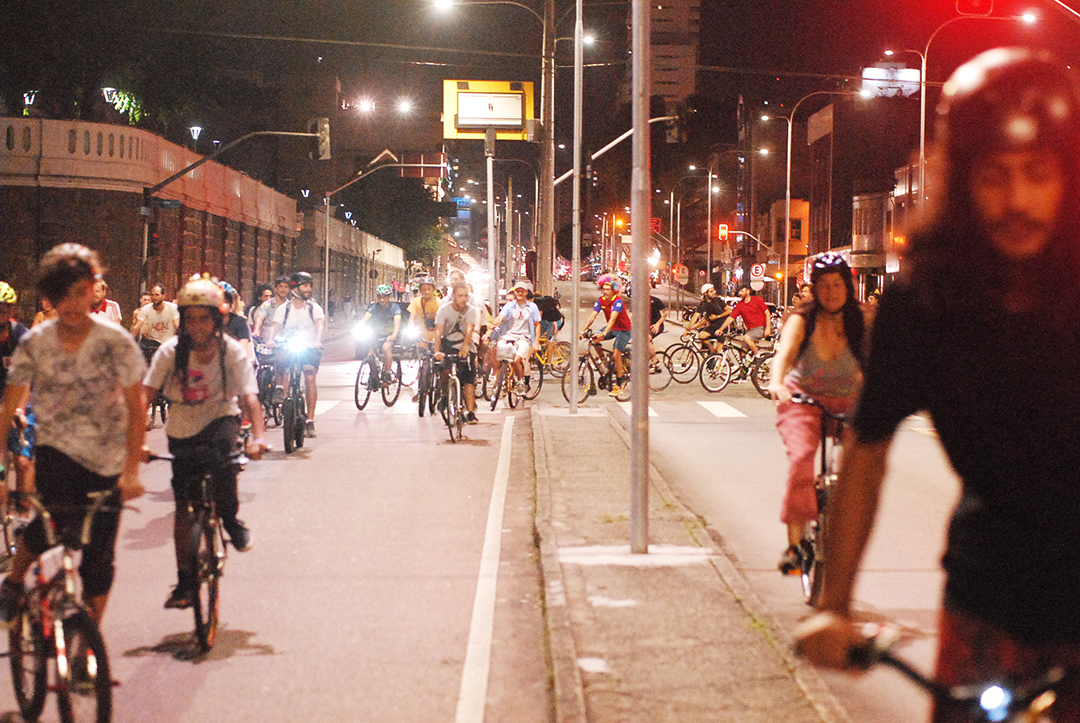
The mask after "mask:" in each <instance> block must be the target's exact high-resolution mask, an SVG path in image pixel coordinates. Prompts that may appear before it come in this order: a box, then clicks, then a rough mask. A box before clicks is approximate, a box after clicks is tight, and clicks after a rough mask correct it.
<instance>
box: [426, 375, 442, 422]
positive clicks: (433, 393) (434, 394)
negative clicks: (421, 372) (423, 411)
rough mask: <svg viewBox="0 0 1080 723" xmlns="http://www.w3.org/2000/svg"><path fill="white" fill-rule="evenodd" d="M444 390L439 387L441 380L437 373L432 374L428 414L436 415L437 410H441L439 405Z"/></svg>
mask: <svg viewBox="0 0 1080 723" xmlns="http://www.w3.org/2000/svg"><path fill="white" fill-rule="evenodd" d="M443 393H444V390H443V388H442V386H440V385H439V380H438V377H437V375H436V374H435V371H434V370H432V372H431V388H430V389H429V390H428V398H427V402H428V414H435V410H436V409H439V408H440V407H439V403H440V402H442V398H443Z"/></svg>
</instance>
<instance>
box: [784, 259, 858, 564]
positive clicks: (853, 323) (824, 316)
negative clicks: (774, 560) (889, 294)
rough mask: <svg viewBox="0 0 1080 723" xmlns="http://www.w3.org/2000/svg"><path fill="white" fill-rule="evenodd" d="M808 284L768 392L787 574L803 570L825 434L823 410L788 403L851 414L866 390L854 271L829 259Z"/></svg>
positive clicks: (789, 326) (791, 319)
mask: <svg viewBox="0 0 1080 723" xmlns="http://www.w3.org/2000/svg"><path fill="white" fill-rule="evenodd" d="M810 281H811V284H812V287H811V288H812V295H811V297H810V300H809V301H805V302H803V303H802V305H800V306H799V308H797V309H796V310H795V312H794V313H793V314H792V315H791V316H790V317H788V320H787V321H786V322H784V329H783V332H782V333H781V335H780V345H779V347H778V348H777V350H776V356H774V357H773V360H772V382H771V383H770V384H769V394H770V395H771V396H772V398H773V399H775V400H776V426H777V428H778V429H779V430H780V436H781V438H782V439H783V440H784V449H785V451H786V452H787V456H788V464H789V468H788V479H787V493H786V495H785V496H784V504H783V507H782V509H781V512H780V521H781V522H783V523H784V524H785V525H787V541H788V547H787V549H786V550H784V553H783V555H782V556H781V558H780V565H779V567H780V571H781V572H783V573H784V574H790V573H795V572H798V571H799V570H800V569H801V566H802V554H803V553H802V547H801V544H800V543H801V541H802V538H803V529H804V527H805V526H806V525H807V524H809V523H810V522H811V521H813V520H815V519H817V499H816V497H815V492H814V458H815V455H816V453H817V448H818V441H819V438H820V434H821V410H820V409H818V408H817V407H813V406H810V405H806V404H796V403H794V402H792V401H791V396H792V394H794V393H801V394H805V395H807V396H809V397H812V398H813V399H815V400H816V401H817V402H819V403H821V404H822V405H823V406H824V407H825V408H826V409H828V410H829V412H830V413H833V414H846V413H847V412H849V411H851V409H852V407H854V405H855V400H856V399H857V398H858V394H859V390H860V388H861V386H862V348H863V336H864V334H865V327H864V322H863V314H862V311H861V309H860V307H859V302H858V300H857V299H856V298H855V287H854V284H853V282H852V279H851V268H850V267H849V266H848V264H847V262H846V261H844V258H843V257H842V256H840V255H839V254H833V253H827V254H824V255H822V256H820V257H818V258H817V259H816V260H815V261H814V266H813V270H812V271H811V274H810Z"/></svg>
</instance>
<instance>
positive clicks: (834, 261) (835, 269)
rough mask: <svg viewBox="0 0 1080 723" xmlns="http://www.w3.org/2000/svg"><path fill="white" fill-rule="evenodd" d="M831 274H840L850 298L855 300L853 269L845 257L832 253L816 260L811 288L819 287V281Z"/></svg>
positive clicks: (812, 268)
mask: <svg viewBox="0 0 1080 723" xmlns="http://www.w3.org/2000/svg"><path fill="white" fill-rule="evenodd" d="M830 273H836V274H840V278H842V279H843V280H844V285H845V286H847V292H848V298H849V299H853V298H855V282H854V280H853V279H852V277H851V267H850V266H848V262H847V261H845V260H844V257H843V256H841V255H840V254H837V253H833V252H831V251H829V252H827V253H824V254H822V255H821V256H818V257H817V258H816V259H814V265H813V266H812V267H811V268H810V284H811V288H813V286H816V285H817V282H818V279H820V278H821V277H822V276H824V275H825V274H830Z"/></svg>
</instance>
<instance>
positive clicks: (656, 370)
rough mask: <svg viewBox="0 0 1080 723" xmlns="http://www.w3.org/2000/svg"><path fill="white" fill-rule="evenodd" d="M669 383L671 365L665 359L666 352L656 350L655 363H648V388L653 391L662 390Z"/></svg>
mask: <svg viewBox="0 0 1080 723" xmlns="http://www.w3.org/2000/svg"><path fill="white" fill-rule="evenodd" d="M669 384H671V365H670V364H669V363H668V360H667V353H666V352H664V351H658V352H656V363H655V364H649V389H651V390H653V391H654V392H662V391H664V390H665V389H667V388H668V385H669Z"/></svg>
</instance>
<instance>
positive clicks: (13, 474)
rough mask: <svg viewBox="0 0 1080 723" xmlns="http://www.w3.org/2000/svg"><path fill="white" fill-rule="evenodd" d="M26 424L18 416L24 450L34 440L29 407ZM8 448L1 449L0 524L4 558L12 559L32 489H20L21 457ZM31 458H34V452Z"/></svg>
mask: <svg viewBox="0 0 1080 723" xmlns="http://www.w3.org/2000/svg"><path fill="white" fill-rule="evenodd" d="M26 415H27V418H28V419H27V424H23V422H22V420H21V419H20V418H19V417H18V416H16V417H15V420H14V422H13V424H14V425H15V428H16V429H17V430H18V435H19V446H20V448H22V449H26V448H27V447H29V448H30V449H31V450H32V448H33V443H34V439H33V437H34V434H33V432H34V426H33V413H32V412H31V411H30V409H29V407H28V408H27V410H26ZM20 454H21V453H19V454H17V453H15V452H12V451H11V450H10V449H8V447H7V444H4V446H3V449H2V450H0V480H2V482H3V487H0V493H2V494H3V504H2V506H0V527H3V537H4V557H6V558H11V557H12V556H14V555H15V534H16V533H17V532H18V531H19V530H20V529H21V528H22V527H24V526H25V525H26V522H27V519H26V512H27V510H26V502H25V497H26V495H27V494H28V493H29V492H30V490H20V489H19V473H18V465H19V456H20ZM28 459H31V460H32V453H31V456H30V457H28Z"/></svg>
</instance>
